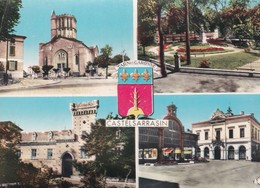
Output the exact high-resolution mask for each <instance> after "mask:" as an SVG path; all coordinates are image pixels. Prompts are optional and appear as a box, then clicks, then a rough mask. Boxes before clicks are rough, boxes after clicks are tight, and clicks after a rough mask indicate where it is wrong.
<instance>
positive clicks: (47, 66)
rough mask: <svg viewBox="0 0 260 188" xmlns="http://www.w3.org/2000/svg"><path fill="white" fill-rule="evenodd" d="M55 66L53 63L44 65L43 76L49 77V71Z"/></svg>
mask: <svg viewBox="0 0 260 188" xmlns="http://www.w3.org/2000/svg"><path fill="white" fill-rule="evenodd" d="M52 68H53V65H43V66H42V71H43V77H47V78H48V75H49V71H50V70H51V69H52Z"/></svg>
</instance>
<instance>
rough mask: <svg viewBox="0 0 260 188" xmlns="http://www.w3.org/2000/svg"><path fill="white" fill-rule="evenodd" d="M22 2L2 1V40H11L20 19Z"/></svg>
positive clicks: (0, 22)
mask: <svg viewBox="0 0 260 188" xmlns="http://www.w3.org/2000/svg"><path fill="white" fill-rule="evenodd" d="M21 8H22V1H21V0H1V3H0V39H6V38H9V36H10V33H12V32H14V29H13V28H14V27H15V26H16V25H17V23H18V21H19V19H20V13H19V11H20V9H21Z"/></svg>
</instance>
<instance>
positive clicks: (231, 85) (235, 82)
mask: <svg viewBox="0 0 260 188" xmlns="http://www.w3.org/2000/svg"><path fill="white" fill-rule="evenodd" d="M234 92H242V93H259V92H260V79H259V78H252V77H251V78H250V77H238V76H220V75H207V74H195V73H171V74H168V76H167V77H166V78H159V77H156V78H154V93H234ZM35 95H37V96H63V95H74V96H76V95H87V96H109V95H111V96H113V95H117V79H116V78H112V77H109V78H108V79H104V78H94V79H91V78H86V77H74V78H66V79H58V80H42V79H40V78H39V79H29V78H26V79H23V80H21V81H20V82H19V83H15V84H10V85H7V86H5V85H0V96H35Z"/></svg>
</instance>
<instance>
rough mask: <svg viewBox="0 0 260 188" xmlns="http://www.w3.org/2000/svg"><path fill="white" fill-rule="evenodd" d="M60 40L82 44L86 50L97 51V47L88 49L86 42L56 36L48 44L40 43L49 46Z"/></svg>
mask: <svg viewBox="0 0 260 188" xmlns="http://www.w3.org/2000/svg"><path fill="white" fill-rule="evenodd" d="M59 39H65V40H69V41H73V42H78V43H80V44H82V45H83V46H85V47H86V48H88V49H90V50H93V49H96V48H97V46H93V47H88V46H87V45H86V44H84V42H82V41H80V40H77V39H75V38H68V37H63V36H60V35H59V36H54V37H53V38H52V39H51V40H50V41H49V42H46V43H40V44H41V45H42V46H45V45H48V44H50V43H55V42H56V41H58V40H59Z"/></svg>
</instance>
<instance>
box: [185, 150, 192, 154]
mask: <svg viewBox="0 0 260 188" xmlns="http://www.w3.org/2000/svg"><path fill="white" fill-rule="evenodd" d="M191 153H192V151H191V150H185V151H184V152H183V154H191Z"/></svg>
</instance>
